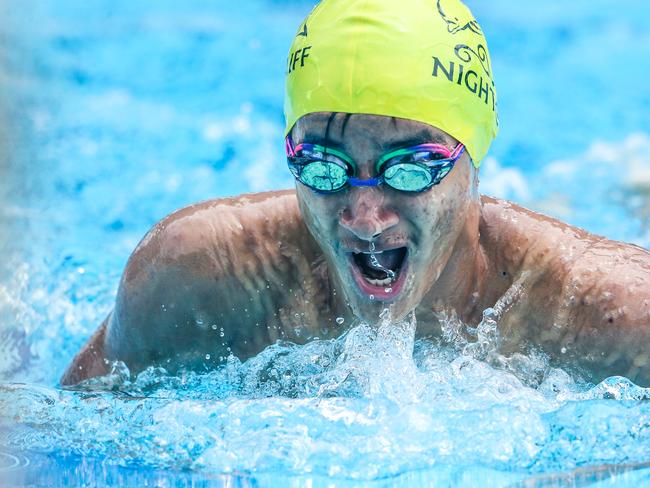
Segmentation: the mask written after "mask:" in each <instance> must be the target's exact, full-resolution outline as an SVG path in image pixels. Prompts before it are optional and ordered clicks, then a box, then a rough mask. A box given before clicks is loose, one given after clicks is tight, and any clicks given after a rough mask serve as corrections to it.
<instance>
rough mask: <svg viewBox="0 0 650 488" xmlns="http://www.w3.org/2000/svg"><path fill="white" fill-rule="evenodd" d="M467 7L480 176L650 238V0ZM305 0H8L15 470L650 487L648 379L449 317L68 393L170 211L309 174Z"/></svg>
mask: <svg viewBox="0 0 650 488" xmlns="http://www.w3.org/2000/svg"><path fill="white" fill-rule="evenodd" d="M468 3H469V4H470V6H471V7H472V9H473V11H474V13H475V14H476V16H477V17H478V19H479V20H480V21H481V23H482V25H483V28H484V30H485V32H486V35H487V37H488V40H489V41H490V47H491V54H492V61H493V65H494V72H495V76H496V81H497V87H498V90H499V106H500V121H501V132H500V134H499V137H498V139H497V141H496V142H495V144H494V145H493V148H492V150H491V152H490V156H489V158H488V159H487V160H486V161H485V163H484V166H483V167H482V169H481V187H482V191H483V192H484V193H487V194H492V195H496V196H500V197H504V198H511V199H513V200H516V201H517V202H520V203H522V204H524V205H526V206H528V207H530V208H533V209H535V210H538V211H541V212H544V213H547V214H550V215H553V216H556V217H559V218H562V219H563V220H566V221H568V222H570V223H572V224H575V225H578V226H582V227H584V228H587V229H588V230H590V231H592V232H595V233H598V234H602V235H606V236H607V237H610V238H614V239H620V240H626V241H629V242H634V243H636V244H639V245H642V246H645V247H646V248H647V247H650V225H649V224H650V83H648V81H647V74H648V73H650V15H649V14H650V7H648V6H647V2H646V1H645V0H631V1H625V2H618V3H614V2H609V1H604V0H590V1H587V0H579V1H574V2H564V1H557V0H553V1H546V2H538V3H535V4H529V3H524V2H519V3H518V4H516V5H515V4H513V2H511V1H506V0H493V1H491V2H478V1H471V2H468ZM311 6H312V5H311V4H310V3H309V2H302V1H281V0H275V1H272V0H264V1H263V0H247V1H246V2H237V3H232V2H226V1H209V2H208V1H199V0H188V1H185V2H182V3H181V2H171V1H157V2H127V1H122V0H119V1H118V0H113V1H110V2H108V1H106V2H86V3H83V2H72V1H60V0H59V1H54V0H51V1H37V0H25V1H20V2H19V1H18V0H5V1H4V2H0V19H2V21H1V22H0V229H1V230H0V253H1V255H2V257H3V259H2V260H0V380H1V381H2V383H1V384H0V430H1V432H0V434H2V435H0V481H2V480H7V482H6V483H5V484H11V485H27V484H36V485H49V486H56V485H61V484H63V483H65V482H73V481H76V482H80V481H83V482H84V483H86V484H91V485H92V484H99V485H101V484H115V485H130V486H131V485H145V484H146V483H149V484H150V485H159V484H164V483H167V484H172V485H173V484H176V485H179V486H207V485H212V484H217V485H218V484H223V483H228V482H233V480H235V482H238V483H241V484H251V485H252V484H259V485H262V486H267V485H268V486H275V485H278V484H291V483H293V484H296V485H297V486H302V485H304V484H305V483H307V482H308V481H311V482H313V484H314V485H316V486H321V485H322V486H325V485H327V484H328V483H332V482H335V483H336V484H337V485H343V484H347V483H349V484H357V483H361V482H363V483H365V484H368V485H372V486H374V485H382V484H389V485H395V484H402V485H404V486H412V485H414V484H419V485H424V484H429V485H431V484H436V486H459V485H479V484H481V485H490V486H508V485H509V484H511V483H517V482H522V481H524V480H527V479H532V480H537V481H536V482H539V483H542V482H543V481H540V480H542V479H543V477H544V476H547V475H550V474H552V473H570V474H569V475H567V476H573V477H574V478H575V479H576V480H583V481H584V483H590V482H591V483H594V486H601V485H603V486H605V485H607V486H611V485H618V486H640V485H642V484H643V483H644V482H645V483H650V479H649V477H650V474H648V470H647V469H645V470H643V469H640V470H635V471H627V472H625V468H624V466H628V465H634V464H638V463H646V462H648V461H649V460H650V410H649V409H650V407H649V405H650V404H649V403H648V402H647V398H648V396H649V393H648V391H646V390H644V389H641V388H638V387H636V386H635V385H633V384H630V383H629V382H627V381H626V380H625V379H621V378H612V379H609V380H607V381H605V382H603V383H602V384H600V385H590V384H588V383H585V382H583V381H581V379H580V378H578V377H575V376H571V375H569V374H568V373H566V372H564V371H561V370H557V369H553V368H550V367H549V366H548V363H547V361H546V359H545V358H544V356H543V355H542V354H540V353H538V352H535V351H531V352H530V353H529V354H528V355H526V356H523V355H522V356H519V357H515V358H510V359H509V360H504V359H503V358H500V357H499V356H498V354H497V353H496V351H495V348H494V341H495V338H494V331H492V330H490V329H489V327H486V328H485V330H483V331H482V333H483V336H481V337H482V338H483V339H484V341H483V343H482V346H481V347H475V346H473V345H472V344H464V343H462V342H460V341H458V340H454V339H453V338H454V334H453V331H454V330H455V328H457V327H459V326H460V325H459V324H454V323H451V322H450V323H449V324H448V327H447V332H448V334H447V335H446V336H445V337H446V338H445V339H442V340H440V341H436V342H432V341H424V340H418V341H415V343H413V342H412V335H411V334H412V327H413V324H402V326H401V327H392V328H391V327H381V326H379V327H378V328H377V327H375V328H364V327H360V328H357V329H355V330H353V331H352V332H351V333H350V334H348V335H347V336H346V337H344V338H343V339H341V340H338V341H322V340H314V341H313V342H311V343H309V344H307V345H305V346H294V345H291V344H277V345H275V346H272V347H270V348H269V349H267V350H266V351H264V352H263V353H261V354H260V355H259V356H257V357H256V358H253V359H251V360H249V361H247V362H245V363H243V364H242V363H241V362H239V361H238V360H236V359H235V358H231V359H230V360H229V362H228V364H226V365H225V366H224V367H223V368H221V369H219V370H217V371H214V372H212V373H210V374H204V375H197V374H190V373H188V374H184V375H181V376H179V377H170V376H168V375H166V374H165V372H164V371H159V370H149V371H146V372H144V373H142V374H140V375H139V376H137V377H133V376H131V375H130V374H129V373H128V371H125V370H123V369H119V368H117V369H116V371H115V373H114V374H113V375H112V376H111V377H110V378H108V379H105V380H104V381H103V382H102V383H101V384H96V385H95V386H94V390H93V391H86V392H77V391H66V390H61V389H59V388H58V387H57V382H58V379H59V377H60V375H61V374H62V372H63V370H64V369H65V367H66V365H67V364H68V363H69V362H70V360H71V358H72V356H73V355H74V353H75V352H76V351H77V350H78V349H79V347H80V346H81V345H82V344H83V343H84V342H85V341H86V340H87V338H88V337H89V336H90V334H91V333H92V331H93V330H94V329H95V328H96V327H97V325H98V324H99V323H100V322H101V320H102V319H103V318H104V317H105V315H106V313H107V312H108V311H109V310H110V308H111V306H112V302H113V300H114V297H115V293H116V288H117V284H118V280H119V277H120V273H121V271H122V269H123V267H124V264H125V263H126V260H127V258H128V256H129V253H130V252H131V251H132V249H133V248H134V247H135V245H136V244H137V242H138V240H139V239H140V238H141V237H142V235H144V233H145V232H146V231H147V229H148V228H149V227H150V226H151V225H152V224H153V223H154V222H156V221H157V220H159V219H160V218H162V217H163V216H164V215H166V214H167V213H169V212H171V211H173V210H175V209H177V208H179V207H181V206H184V205H187V204H190V203H193V202H196V201H199V200H205V199H209V198H214V197H219V196H226V195H234V194H238V193H242V192H247V191H260V190H267V189H276V188H286V187H290V186H291V185H292V181H291V178H290V177H289V174H288V172H287V171H286V169H285V167H284V164H285V163H284V159H283V151H282V94H283V70H284V59H285V55H286V51H287V49H288V46H289V44H290V42H291V38H292V36H293V34H294V32H295V29H296V26H297V25H298V24H299V22H300V20H301V19H302V17H304V15H305V14H306V13H307V12H308V11H309V9H310V8H311ZM486 325H489V324H486ZM377 331H379V332H377ZM413 349H414V352H412V350H413ZM98 389H99V390H100V391H97V390H98ZM607 464H615V465H619V469H618V471H616V470H614V472H613V477H610V478H607V477H604V476H601V475H599V474H594V473H592V472H590V471H589V468H590V467H595V466H602V465H607ZM576 469H577V470H578V471H574V470H576ZM580 470H583V471H580ZM585 470H587V471H585ZM610 471H611V470H610ZM605 472H608V470H605ZM571 473H573V474H571ZM598 473H601V472H598ZM601 474H602V473H601ZM599 476H600V477H599Z"/></svg>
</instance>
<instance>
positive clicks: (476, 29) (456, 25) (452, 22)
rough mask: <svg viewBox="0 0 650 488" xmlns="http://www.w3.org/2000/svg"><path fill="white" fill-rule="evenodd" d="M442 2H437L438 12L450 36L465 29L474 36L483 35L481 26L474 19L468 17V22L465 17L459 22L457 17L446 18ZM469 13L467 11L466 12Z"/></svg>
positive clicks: (439, 0)
mask: <svg viewBox="0 0 650 488" xmlns="http://www.w3.org/2000/svg"><path fill="white" fill-rule="evenodd" d="M442 3H443V1H442V0H438V12H440V16H441V17H442V18H443V20H444V21H445V22H447V30H448V31H449V33H450V34H456V33H457V32H460V31H463V30H465V29H469V30H471V31H472V32H473V33H474V34H478V35H481V36H482V35H483V31H482V30H481V26H480V25H478V22H476V19H475V18H474V17H472V16H471V15H470V17H469V20H468V18H467V17H465V18H464V19H463V20H460V19H459V18H458V17H453V18H451V17H448V16H447V15H446V14H445V11H444V9H443V7H442ZM468 12H469V11H468Z"/></svg>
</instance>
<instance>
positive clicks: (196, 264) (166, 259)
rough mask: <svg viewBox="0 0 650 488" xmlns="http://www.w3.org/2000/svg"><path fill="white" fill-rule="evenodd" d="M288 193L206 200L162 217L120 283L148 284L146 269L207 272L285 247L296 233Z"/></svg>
mask: <svg viewBox="0 0 650 488" xmlns="http://www.w3.org/2000/svg"><path fill="white" fill-rule="evenodd" d="M302 225H303V224H302V219H301V217H300V212H299V210H298V204H297V201H296V197H295V192H293V191H279V192H265V193H256V194H245V195H240V196H237V197H232V198H221V199H215V200H209V201H206V202H201V203H198V204H194V205H190V206H188V207H185V208H182V209H180V210H177V211H176V212H173V213H172V214H170V215H168V216H167V217H165V218H163V219H162V220H161V221H159V222H158V223H157V224H155V225H154V226H153V227H152V229H151V230H150V231H149V232H148V233H147V234H146V235H145V236H144V238H143V239H142V240H141V241H140V243H139V244H138V245H137V247H136V248H135V250H134V251H133V254H132V255H131V258H130V259H129V262H128V264H127V268H126V271H125V279H126V280H127V281H131V280H134V279H138V278H144V279H148V276H147V275H148V273H147V269H148V268H151V267H152V266H154V267H156V268H160V267H170V266H171V267H176V266H178V267H180V268H182V269H183V270H184V271H188V270H191V271H192V274H196V273H198V274H201V273H202V272H210V273H213V272H214V270H215V268H216V269H219V268H223V267H224V266H226V263H225V262H224V261H226V260H231V259H233V258H235V259H239V260H240V261H243V258H244V257H245V255H246V254H247V253H249V252H255V251H259V248H260V247H270V246H269V242H270V241H271V240H272V241H273V242H274V243H278V242H283V243H286V242H291V241H293V240H295V239H296V235H297V234H299V233H300V230H302Z"/></svg>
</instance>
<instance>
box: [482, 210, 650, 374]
mask: <svg viewBox="0 0 650 488" xmlns="http://www.w3.org/2000/svg"><path fill="white" fill-rule="evenodd" d="M482 210H483V213H482V222H481V240H482V242H483V244H484V247H485V248H486V250H487V251H486V252H487V253H488V255H489V256H490V259H491V262H492V263H496V264H495V266H500V267H502V268H504V269H508V270H511V271H512V275H513V276H517V275H518V276H522V275H523V274H524V273H526V275H527V276H528V278H527V279H526V280H525V288H526V293H527V296H526V299H525V301H526V303H527V306H526V307H525V312H524V315H523V316H522V317H521V318H522V319H523V320H528V321H530V322H531V323H534V324H536V325H535V330H528V332H527V335H528V336H529V337H534V338H535V340H536V341H537V342H541V343H551V342H552V343H553V349H557V350H558V351H559V349H560V348H561V347H566V350H567V351H573V353H574V354H575V355H576V357H579V358H581V359H580V361H581V362H583V363H585V364H589V365H592V366H593V365H597V366H598V368H600V369H601V370H602V371H607V372H608V373H610V374H620V372H621V371H628V372H630V373H629V374H630V375H631V376H630V377H631V378H632V377H633V376H636V375H637V374H640V373H638V371H642V370H643V371H646V370H650V356H649V355H648V354H646V352H645V349H646V347H647V344H649V343H650V252H649V251H647V250H645V249H643V248H641V247H638V246H635V245H633V244H628V243H624V242H618V241H613V240H610V239H606V238H604V237H601V236H597V235H594V234H591V233H589V232H586V231H584V230H582V229H579V228H576V227H573V226H570V225H567V224H565V223H562V222H560V221H558V220H556V219H553V218H550V217H547V216H544V215H541V214H538V213H535V212H532V211H530V210H527V209H524V208H522V207H519V206H517V205H514V204H512V203H510V202H506V201H502V200H496V199H492V198H488V197H484V198H483V206H482ZM603 357H606V359H603ZM640 358H644V359H643V364H641V363H638V362H639V361H641V359H640ZM604 363H607V364H606V365H605V364H604ZM637 363H638V364H637ZM590 367H591V366H590ZM595 367H596V366H594V368H595ZM608 368H609V369H608ZM637 370H638V371H637ZM634 371H637V373H634ZM617 372H618V373H617ZM646 373H647V372H646ZM646 373H644V374H646ZM646 376H650V375H648V374H646Z"/></svg>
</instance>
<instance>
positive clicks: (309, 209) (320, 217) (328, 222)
mask: <svg viewBox="0 0 650 488" xmlns="http://www.w3.org/2000/svg"><path fill="white" fill-rule="evenodd" d="M296 193H297V196H298V206H299V208H300V213H301V214H302V217H303V219H304V221H305V224H306V225H307V228H308V229H309V231H310V232H311V234H312V235H313V236H314V237H316V238H317V239H319V240H321V241H322V240H323V239H328V238H331V237H332V235H333V234H332V230H333V229H332V227H333V226H335V224H336V218H337V217H336V216H337V215H338V211H337V209H336V205H335V202H334V201H333V200H334V199H332V198H331V196H327V197H323V196H321V195H317V194H315V193H313V192H312V191H310V190H306V189H304V188H300V187H298V188H297V192H296Z"/></svg>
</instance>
